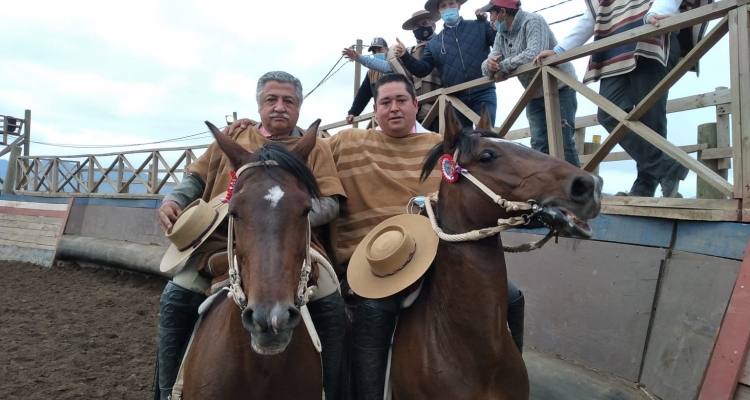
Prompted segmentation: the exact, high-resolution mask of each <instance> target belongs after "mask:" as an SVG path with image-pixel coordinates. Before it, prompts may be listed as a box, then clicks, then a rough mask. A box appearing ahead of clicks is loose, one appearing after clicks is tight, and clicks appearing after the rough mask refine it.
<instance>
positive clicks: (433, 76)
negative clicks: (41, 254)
mask: <svg viewBox="0 0 750 400" xmlns="http://www.w3.org/2000/svg"><path fill="white" fill-rule="evenodd" d="M438 20H440V13H437V12H429V11H427V10H419V11H417V12H415V13H413V14H412V16H411V18H409V19H407V20H406V22H404V23H403V24H402V25H401V28H402V29H403V30H405V31H411V32H412V33H413V34H414V38H415V39H416V40H417V45H416V46H411V47H409V48H407V51H408V52H409V53H410V54H411V55H412V56H413V57H415V58H421V57H422V55H423V54H424V49H425V45H426V44H427V42H429V40H430V39H431V38H432V37H433V36H435V28H436V25H435V23H436V22H437V21H438ZM342 54H343V55H344V57H346V58H348V59H349V60H352V61H357V62H359V63H360V64H362V65H364V66H365V67H367V68H370V69H374V70H376V71H378V72H382V73H384V74H389V73H392V72H397V73H400V74H404V75H406V76H407V77H408V78H409V79H411V81H412V83H413V84H414V90H415V92H416V93H417V96H421V95H423V94H425V93H429V92H432V91H434V90H437V89H440V88H442V87H443V81H442V80H441V79H440V71H438V70H437V69H434V68H433V70H432V71H431V72H430V74H429V75H427V76H425V77H422V78H420V77H417V76H414V75H411V74H410V73H409V71H408V70H406V68H404V66H403V64H402V63H401V59H400V58H398V57H392V56H391V55H392V54H391V55H389V57H387V60H380V59H376V58H373V57H367V56H360V55H359V54H358V53H357V52H356V51H354V50H352V49H344V51H343V52H342ZM434 103H435V100H430V101H425V102H420V103H419V112H418V113H417V121H422V120H424V118H425V117H426V116H427V113H429V112H430V109H431V108H432V105H433V104H434ZM438 118H439V117H435V119H433V120H432V122H431V123H430V125H429V126H428V127H427V129H428V130H429V131H432V132H437V130H438V124H439V121H438Z"/></svg>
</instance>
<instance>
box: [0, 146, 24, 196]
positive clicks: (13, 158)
mask: <svg viewBox="0 0 750 400" xmlns="http://www.w3.org/2000/svg"><path fill="white" fill-rule="evenodd" d="M20 155H21V148H20V147H18V146H11V147H10V158H9V159H8V169H7V170H5V182H3V191H2V194H13V189H14V188H15V186H16V169H17V168H18V156H20Z"/></svg>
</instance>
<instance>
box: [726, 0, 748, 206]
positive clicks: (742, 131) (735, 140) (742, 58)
mask: <svg viewBox="0 0 750 400" xmlns="http://www.w3.org/2000/svg"><path fill="white" fill-rule="evenodd" d="M749 20H750V19H749V18H748V7H747V6H742V7H739V8H736V9H734V10H731V11H729V78H730V79H729V82H730V85H731V87H732V153H733V159H734V160H735V163H734V168H733V170H734V197H735V198H740V199H748V198H750V129H748V128H747V127H748V125H750V75H748V73H747V71H750V26H749V24H750V22H749Z"/></svg>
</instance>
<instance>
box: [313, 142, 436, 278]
mask: <svg viewBox="0 0 750 400" xmlns="http://www.w3.org/2000/svg"><path fill="white" fill-rule="evenodd" d="M324 140H326V141H328V142H329V144H330V145H331V151H332V152H333V160H334V162H335V164H336V169H337V170H338V173H339V179H340V180H341V185H342V186H343V187H344V191H345V192H346V196H347V200H346V201H344V202H343V203H341V206H340V207H341V208H340V211H339V218H338V219H337V220H336V229H337V232H336V234H337V239H336V260H337V262H339V264H340V265H346V264H347V263H348V262H349V258H351V256H352V253H354V249H355V248H356V247H357V245H358V244H359V242H360V241H362V239H363V238H364V237H365V235H367V233H368V232H370V230H372V228H374V227H375V226H376V225H378V224H379V223H381V222H383V221H385V220H386V219H388V218H390V217H392V216H395V215H399V214H404V213H405V212H406V205H407V203H408V202H409V199H411V198H412V197H414V196H420V195H427V194H429V193H432V192H435V191H437V190H438V187H439V186H440V174H437V173H435V172H433V173H432V174H431V175H430V177H429V178H427V180H426V181H425V182H424V183H422V184H420V183H419V174H420V172H421V170H422V162H423V161H424V158H425V156H426V155H427V153H428V152H429V150H430V149H432V148H433V147H434V146H435V145H436V144H438V143H441V142H442V140H443V137H442V136H440V135H438V134H436V133H432V132H430V133H419V134H413V135H408V136H406V137H403V138H392V137H390V136H388V135H386V134H385V133H383V132H381V131H378V130H375V129H369V130H363V129H347V130H344V131H341V132H339V133H337V134H336V135H334V136H332V137H331V138H328V139H324Z"/></svg>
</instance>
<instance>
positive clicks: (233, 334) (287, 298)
mask: <svg viewBox="0 0 750 400" xmlns="http://www.w3.org/2000/svg"><path fill="white" fill-rule="evenodd" d="M319 123H320V120H318V121H316V122H315V123H313V125H312V126H311V127H310V129H308V130H307V132H306V133H305V135H304V136H303V137H302V139H300V141H299V142H298V143H297V145H296V146H295V147H294V149H293V150H292V151H289V150H287V149H286V148H285V147H284V146H282V145H280V144H276V143H271V144H267V145H265V146H264V147H263V148H261V149H260V150H259V151H258V152H256V153H249V152H247V151H246V150H244V149H243V148H242V147H241V146H240V145H238V144H237V143H235V142H234V141H233V140H232V139H231V138H230V137H229V136H226V135H222V134H221V133H220V132H219V131H218V129H216V127H215V126H213V125H211V124H210V123H207V124H208V125H209V128H210V129H211V132H212V133H213V135H214V137H215V138H216V141H217V143H218V146H219V148H221V150H222V151H223V152H224V153H225V154H226V156H227V158H228V159H229V160H230V162H231V163H232V166H233V167H234V168H235V170H237V171H238V176H237V181H236V184H235V186H234V190H233V194H232V196H231V199H230V201H229V218H231V219H233V222H234V223H233V225H234V236H235V243H236V259H237V266H238V269H239V277H240V282H241V283H240V284H239V285H238V286H237V288H238V290H240V289H239V288H240V287H241V293H238V294H235V296H234V297H235V298H236V299H237V298H240V301H238V303H239V307H238V304H235V301H232V300H231V299H227V296H224V295H221V296H219V299H218V300H217V304H215V305H214V306H213V308H212V309H211V310H210V311H209V312H208V313H207V314H206V315H204V317H203V320H202V322H201V324H200V326H199V328H198V330H197V332H196V335H195V337H194V338H193V341H192V345H191V348H190V349H189V352H188V355H187V357H186V359H185V362H184V365H183V368H184V377H185V378H184V380H185V383H184V389H183V398H184V399H187V400H198V399H207V400H208V399H211V400H215V399H310V400H312V399H318V400H319V399H321V398H322V393H323V387H322V375H321V374H322V370H321V361H320V358H319V355H318V353H317V352H316V350H315V347H314V346H313V343H312V341H311V339H310V337H309V335H308V333H307V331H306V330H305V325H304V324H300V323H299V322H300V319H301V314H300V306H301V304H300V300H299V298H298V295H299V293H298V285H299V282H300V280H301V269H302V265H303V262H305V259H306V257H307V251H308V246H309V236H308V235H309V233H308V229H309V223H308V219H307V215H308V213H309V212H310V210H311V207H312V200H311V199H312V198H313V197H316V196H318V195H319V189H318V185H317V183H316V181H315V177H314V176H313V174H312V172H311V171H310V169H309V168H308V166H307V164H306V163H305V161H304V160H307V157H308V155H309V154H310V152H311V151H312V149H313V148H314V146H315V140H316V139H315V135H316V132H317V127H318V124H319ZM243 166H244V168H243ZM230 226H231V225H230ZM230 230H231V228H230ZM230 262H231V261H230ZM312 275H313V278H314V276H316V271H313V272H312ZM243 293H244V296H242V294H243ZM242 297H245V298H246V299H245V300H244V301H242V299H241V298H242Z"/></svg>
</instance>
